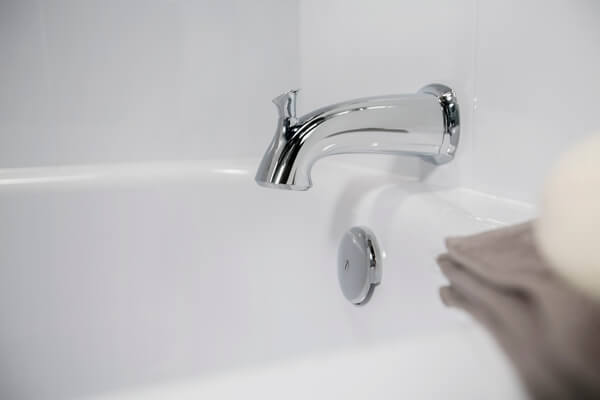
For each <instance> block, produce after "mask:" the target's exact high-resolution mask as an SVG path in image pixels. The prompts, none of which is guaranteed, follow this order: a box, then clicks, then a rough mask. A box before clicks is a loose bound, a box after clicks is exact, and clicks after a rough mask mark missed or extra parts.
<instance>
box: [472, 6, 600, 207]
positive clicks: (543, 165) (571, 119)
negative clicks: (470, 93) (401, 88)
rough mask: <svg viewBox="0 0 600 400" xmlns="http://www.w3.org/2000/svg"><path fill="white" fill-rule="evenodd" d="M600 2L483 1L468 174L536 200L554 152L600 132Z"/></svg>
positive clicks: (475, 181) (481, 186)
mask: <svg viewBox="0 0 600 400" xmlns="http://www.w3.org/2000/svg"><path fill="white" fill-rule="evenodd" d="M599 17H600V2H598V1H595V0H576V1H563V0H549V1H546V0H544V1H542V0H536V1H519V0H508V1H480V2H479V8H478V20H477V36H476V39H477V45H476V48H475V57H476V72H475V79H476V93H475V101H476V107H477V109H476V111H475V121H474V126H473V130H474V132H475V134H474V135H473V153H472V157H473V158H472V167H471V168H469V171H471V179H469V180H468V181H465V182H464V184H465V185H468V186H472V187H474V188H477V189H478V190H482V191H485V192H490V193H497V194H501V195H503V196H506V197H511V198H517V199H523V200H526V201H536V200H537V199H538V195H539V192H540V191H541V188H542V185H541V183H542V180H543V179H544V177H545V176H546V175H547V174H548V172H549V169H550V168H551V167H552V166H553V165H554V163H556V161H557V160H558V157H559V155H560V154H561V153H562V152H564V151H566V150H567V149H568V148H569V147H570V146H572V145H573V144H574V143H576V142H577V141H579V140H581V139H582V138H584V137H586V136H588V135H590V134H594V133H600V119H599V118H598V100H597V99H598V93H600V80H599V79H598V71H600V24H598V18H599Z"/></svg>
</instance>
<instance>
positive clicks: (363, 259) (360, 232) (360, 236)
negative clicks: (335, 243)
mask: <svg viewBox="0 0 600 400" xmlns="http://www.w3.org/2000/svg"><path fill="white" fill-rule="evenodd" d="M338 279H339V281H340V287H341V289H342V293H343V294H344V296H345V297H346V299H348V300H349V301H350V302H351V303H353V304H356V305H362V304H365V303H366V302H367V301H369V299H370V298H371V295H372V294H373V290H374V289H375V286H376V285H377V284H379V282H381V254H380V252H379V246H378V245H377V241H376V240H375V235H373V233H372V232H371V231H370V230H368V229H366V228H363V227H354V228H352V229H350V230H349V231H348V232H346V234H345V235H344V236H343V237H342V241H341V242H340V247H339V249H338Z"/></svg>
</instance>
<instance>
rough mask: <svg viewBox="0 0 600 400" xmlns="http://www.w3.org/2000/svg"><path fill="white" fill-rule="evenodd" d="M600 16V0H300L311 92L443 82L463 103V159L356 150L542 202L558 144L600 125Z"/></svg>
mask: <svg viewBox="0 0 600 400" xmlns="http://www.w3.org/2000/svg"><path fill="white" fill-rule="evenodd" d="M598 16H600V2H598V1H595V0H577V1H564V0H550V1H542V0H534V1H525V2H524V1H518V0H509V1H481V0H459V1H434V0H426V1H419V2H415V1H409V0H377V1H369V2H365V1H360V0H349V1H346V0H325V1H320V0H300V62H301V64H302V66H301V71H300V72H301V75H302V86H303V87H304V88H305V90H304V92H301V100H302V98H303V99H304V101H305V104H306V106H307V107H308V108H311V107H313V106H315V105H322V104H326V103H328V102H332V101H340V100H344V99H346V98H348V97H354V96H357V95H365V94H375V93H394V92H406V91H411V90H415V89H418V88H419V87H420V86H421V85H423V84H425V83H428V82H431V81H435V80H439V81H441V82H444V83H446V84H448V85H449V86H452V87H453V88H454V89H455V90H456V92H457V95H458V99H459V103H460V107H461V119H462V122H463V124H462V128H461V142H460V146H459V148H458V153H457V158H456V160H455V162H453V163H451V164H449V165H447V166H444V167H442V168H438V169H436V170H434V171H431V170H428V169H426V168H425V166H424V165H423V164H420V163H418V162H416V161H410V160H399V159H398V158H389V157H388V158H384V157H377V158H379V159H378V160H375V158H376V157H374V156H372V155H368V156H353V157H352V158H351V159H349V161H350V162H352V163H361V164H363V165H373V166H378V167H379V168H385V169H387V170H389V171H394V172H396V173H400V174H403V175H409V176H419V177H422V178H423V179H426V180H428V181H429V182H432V183H444V184H447V183H450V184H459V185H460V186H466V187H471V188H474V189H476V190H480V191H484V192H488V193H494V194H496V195H500V196H503V197H509V198H515V199H520V200H523V201H528V202H533V201H535V200H537V196H538V192H539V190H540V189H541V181H542V179H543V178H544V176H545V175H546V174H547V172H548V170H549V168H550V167H551V166H552V165H553V164H554V163H555V162H556V160H557V158H558V156H559V154H560V153H561V152H563V151H565V150H566V148H567V147H569V146H571V145H572V144H573V143H575V142H576V141H578V140H579V139H581V138H582V137H584V136H587V135H590V134H592V133H594V132H600V119H598V117H597V115H598V112H597V108H598V102H597V100H596V97H597V93H598V92H600V80H598V79H597V71H599V70H600V46H599V43H600V24H598V23H597V21H598ZM302 96H303V97H302ZM300 105H301V108H302V107H303V103H302V102H300Z"/></svg>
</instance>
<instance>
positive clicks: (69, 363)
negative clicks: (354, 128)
mask: <svg viewBox="0 0 600 400" xmlns="http://www.w3.org/2000/svg"><path fill="white" fill-rule="evenodd" d="M256 164H257V162H256V161H255V160H254V161H223V162H197V163H196V162H194V163H177V164H173V163H165V164H149V165H137V166H133V165H130V166H127V165H123V166H112V167H101V166H99V167H70V168H67V167H65V168H48V169H26V170H6V171H1V172H0V204H1V206H0V221H1V225H0V236H1V241H0V398H2V399H22V398H23V399H59V398H60V399H63V398H80V397H94V398H96V397H97V398H124V399H146V398H152V399H167V398H168V399H180V398H193V399H200V398H206V399H218V398H228V399H229V398H231V399H234V398H235V399H239V398H261V399H308V398H311V399H320V398H323V399H338V398H340V399H341V398H344V399H353V398H356V399H364V398H366V397H367V396H369V397H370V398H378V399H422V398H431V399H433V398H439V399H442V398H443V399H483V398H485V399H503V400H504V399H513V398H521V397H522V396H523V394H522V389H521V387H520V385H519V383H518V380H517V379H516V377H515V374H514V372H513V370H512V368H511V367H510V365H509V363H508V362H507V361H506V359H505V358H504V356H503V355H502V353H501V352H500V351H499V350H498V348H497V347H496V345H495V344H494V342H493V341H492V340H491V338H489V337H488V335H487V334H486V333H485V332H484V331H482V330H481V329H480V328H479V327H478V326H477V325H476V324H475V323H473V322H471V320H470V319H469V318H468V317H466V316H465V315H463V314H461V313H460V312H457V311H454V310H449V309H447V308H445V307H444V306H443V305H442V304H441V302H440V300H439V297H438V293H437V291H438V288H439V287H440V286H441V285H442V284H443V283H444V279H443V277H442V276H441V274H440V272H439V271H438V269H437V268H436V265H435V261H434V258H435V256H436V255H437V254H438V253H440V252H441V251H442V250H443V241H442V240H443V238H444V237H445V236H447V235H451V234H463V233H470V232H475V231H479V230H483V229H486V228H489V227H493V226H496V225H499V224H504V223H512V222H517V221H522V220H524V219H527V218H529V217H531V215H532V213H533V209H532V208H531V207H530V206H528V205H525V204H519V203H514V202H510V201H505V200H501V199H497V198H493V197H489V196H485V195H482V194H478V193H476V192H472V191H468V190H462V189H452V190H441V189H437V188H435V187H430V186H427V185H425V184H423V183H419V182H411V181H408V180H403V179H402V178H401V177H398V176H395V175H388V174H383V173H380V172H378V171H376V170H371V169H366V168H364V169H361V168H356V167H350V166H348V165H347V164H343V163H340V162H338V161H335V160H334V159H333V160H324V161H321V162H319V163H318V164H317V166H316V168H315V172H314V176H313V178H314V187H313V188H312V189H311V190H309V191H307V192H290V191H280V190H269V189H264V188H260V187H258V186H257V185H256V184H255V183H254V180H253V177H254V170H255V167H256ZM354 225H364V226H367V227H369V228H370V229H371V230H372V231H373V232H374V233H375V235H376V236H377V238H378V239H379V242H380V245H381V247H382V248H383V251H384V253H385V259H384V264H383V268H384V269H383V279H382V283H381V285H380V286H379V287H378V288H377V289H376V291H375V294H374V296H373V298H372V299H371V301H370V302H369V303H368V304H367V305H366V306H363V307H356V306H353V305H351V304H350V303H349V302H348V301H346V300H345V299H344V297H343V296H342V294H341V291H340V289H339V287H338V282H337V271H336V257H337V256H336V252H337V245H338V243H339V240H340V239H341V237H342V234H343V233H344V232H345V231H346V230H347V229H348V228H350V227H352V226H354ZM374 396H377V397H374Z"/></svg>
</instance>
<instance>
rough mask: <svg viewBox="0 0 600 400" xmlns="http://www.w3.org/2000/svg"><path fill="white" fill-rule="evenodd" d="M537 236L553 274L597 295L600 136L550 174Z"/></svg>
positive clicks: (599, 285) (582, 145)
mask: <svg viewBox="0 0 600 400" xmlns="http://www.w3.org/2000/svg"><path fill="white" fill-rule="evenodd" d="M535 236H536V240H537V242H538V247H539V249H540V251H541V252H542V254H543V255H544V256H545V257H546V258H547V260H548V261H549V262H550V263H551V264H552V266H553V267H554V268H555V269H556V272H557V273H559V274H560V275H562V276H563V277H564V278H565V279H567V280H568V281H570V282H571V283H572V284H573V285H575V286H577V287H579V288H581V289H582V290H583V291H584V292H585V293H587V294H588V295H590V296H593V297H595V298H597V299H598V298H600V135H595V136H592V137H590V138H589V139H587V140H584V141H583V142H581V143H579V144H578V145H576V146H575V147H574V148H573V149H571V150H570V151H569V152H567V153H566V154H565V155H564V156H563V157H562V158H561V159H560V161H559V162H558V164H557V166H556V167H555V168H554V170H553V171H552V173H551V174H550V176H549V178H548V180H547V181H546V183H545V187H544V191H543V195H542V198H541V202H540V217H539V220H538V222H537V224H536V229H535Z"/></svg>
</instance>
